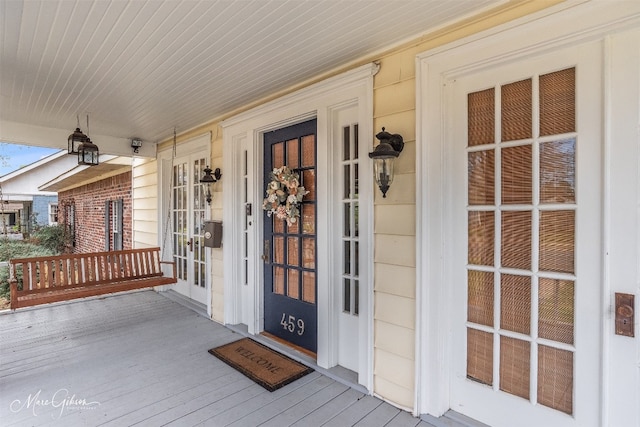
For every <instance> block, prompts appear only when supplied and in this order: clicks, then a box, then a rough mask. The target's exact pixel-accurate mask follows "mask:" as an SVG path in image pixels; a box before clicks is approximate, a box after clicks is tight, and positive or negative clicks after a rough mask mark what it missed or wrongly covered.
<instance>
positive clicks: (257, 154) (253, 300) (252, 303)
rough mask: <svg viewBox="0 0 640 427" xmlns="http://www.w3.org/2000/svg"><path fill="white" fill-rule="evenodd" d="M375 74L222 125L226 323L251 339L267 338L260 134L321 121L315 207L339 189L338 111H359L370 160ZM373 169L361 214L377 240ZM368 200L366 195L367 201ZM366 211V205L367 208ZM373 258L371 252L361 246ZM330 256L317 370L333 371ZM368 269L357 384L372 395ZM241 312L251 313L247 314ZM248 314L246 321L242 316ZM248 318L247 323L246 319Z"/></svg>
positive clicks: (324, 231) (318, 87) (323, 218)
mask: <svg viewBox="0 0 640 427" xmlns="http://www.w3.org/2000/svg"><path fill="white" fill-rule="evenodd" d="M377 70H378V66H377V65H376V64H367V65H364V66H361V67H358V68H356V69H354V70H352V71H349V72H346V73H343V74H341V75H338V76H335V77H332V78H330V79H327V80H326V81H323V82H320V83H316V84H314V85H312V86H309V87H307V88H305V89H301V90H299V91H297V92H294V93H292V94H290V95H286V96H283V97H282V98H279V99H277V100H274V101H272V102H269V103H267V104H264V105H262V106H259V107H256V108H254V109H252V110H249V111H247V112H244V113H241V114H239V115H237V116H234V117H232V118H230V119H228V120H225V121H224V122H223V123H222V127H223V164H224V165H225V168H226V170H227V173H226V174H225V179H223V180H222V181H223V182H222V185H223V190H224V191H223V194H224V196H223V206H224V211H223V220H224V223H225V226H224V228H223V230H224V231H223V233H224V236H223V239H224V242H225V244H224V248H223V256H224V260H225V266H227V267H226V268H225V275H224V307H225V309H224V322H225V324H239V323H245V324H246V325H247V327H248V331H249V333H251V334H256V333H259V332H261V331H262V327H263V325H262V324H261V320H262V318H263V313H262V301H263V295H262V260H260V255H261V254H262V249H261V248H262V245H260V243H261V236H262V235H263V231H262V198H263V194H262V191H258V190H257V189H261V188H263V187H262V169H263V166H262V159H263V156H262V144H263V142H262V135H263V134H264V133H265V132H268V131H271V130H275V129H279V128H282V127H285V126H288V125H292V124H295V123H299V122H302V121H304V120H307V119H310V118H313V117H315V118H317V144H318V149H317V164H316V165H317V166H316V167H317V170H318V176H317V188H316V194H317V198H318V200H329V199H331V197H332V191H333V188H334V181H333V180H334V178H333V175H334V174H333V173H332V171H333V168H334V166H333V164H334V161H333V156H334V155H335V153H334V152H333V149H334V148H333V147H334V143H333V140H334V132H333V131H332V126H333V125H334V120H333V119H332V117H333V115H334V111H336V110H339V109H341V108H344V107H345V106H348V105H357V106H358V122H359V123H360V143H361V144H362V145H361V148H362V147H366V148H364V149H363V150H362V151H361V153H366V152H367V151H368V149H369V146H370V144H367V141H372V140H373V132H372V117H373V76H374V75H375V73H376V72H377ZM243 145H244V146H245V147H247V148H248V149H249V150H250V151H252V153H251V154H250V155H249V158H250V162H251V163H250V165H249V168H250V169H251V170H252V171H254V175H253V179H252V183H251V185H252V188H253V189H254V191H253V194H250V195H249V198H250V200H251V203H252V216H251V218H250V221H251V223H252V226H251V227H250V239H251V240H252V243H251V244H250V246H252V247H253V248H254V252H253V254H252V261H251V263H250V270H251V272H250V280H249V284H248V287H249V289H248V292H246V293H244V295H246V298H245V301H243V302H241V303H240V304H244V307H239V306H238V304H239V303H238V300H239V299H242V298H241V297H242V295H243V291H242V288H241V286H244V285H241V284H240V282H241V281H240V280H239V278H240V277H241V276H242V273H241V272H240V271H239V270H238V269H239V268H240V267H241V265H242V263H240V262H236V261H237V260H238V259H239V258H238V256H239V254H240V248H241V243H240V242H239V237H238V230H241V229H242V228H241V221H242V220H243V215H244V214H245V212H244V210H243V209H242V207H241V204H242V201H241V199H240V194H241V193H240V190H241V189H242V182H241V180H240V178H239V177H240V176H241V175H240V171H241V168H240V163H239V162H240V160H241V159H240V157H241V147H242V146H243ZM370 166H371V164H370V160H369V159H368V157H366V156H363V158H362V163H361V168H362V172H361V175H362V177H363V179H361V180H360V194H361V195H362V198H361V201H360V203H361V206H362V207H363V208H362V211H363V212H368V213H369V215H368V217H365V218H361V233H362V234H363V235H366V236H369V238H370V239H372V236H373V197H372V196H373V188H372V186H373V183H372V182H371V181H372V180H371V179H367V174H366V171H367V170H370V169H371V168H370ZM367 195H368V196H367ZM367 204H368V206H367ZM329 205H330V204H326V205H323V204H321V205H319V206H318V211H317V221H318V223H317V247H318V248H329V247H330V246H331V245H332V244H333V241H332V240H333V239H332V238H331V234H330V233H329V230H334V229H335V226H334V224H333V222H332V221H333V215H332V212H331V211H330V209H331V206H329ZM361 246H364V247H365V248H366V250H367V251H370V250H371V249H370V247H369V246H370V245H361ZM328 252H329V251H325V250H322V249H320V250H318V253H317V266H316V271H317V275H318V276H317V280H318V294H317V298H318V300H317V302H318V352H317V363H318V365H319V366H320V367H325V368H329V367H331V366H334V365H335V363H336V360H337V348H336V345H337V344H336V342H335V337H336V335H337V334H336V333H335V331H336V328H337V319H336V317H337V316H335V315H334V313H335V312H336V310H337V309H338V308H339V307H338V304H337V298H336V295H335V292H334V290H333V286H329V285H328V284H329V283H331V280H330V278H331V272H332V270H331V266H332V262H331V261H330V258H329V257H330V254H329V253H328ZM365 256H366V258H364V259H367V260H370V261H369V262H368V264H367V265H362V266H361V269H362V270H363V273H365V272H366V276H367V278H368V280H367V281H366V283H365V281H364V280H363V281H362V287H361V305H360V309H361V312H360V315H361V316H362V319H363V322H362V324H363V325H364V326H362V328H363V330H362V331H361V332H362V333H363V334H364V339H362V342H361V343H360V347H359V352H360V354H361V355H366V356H365V357H364V358H361V362H360V369H359V382H360V383H361V384H362V385H364V386H365V387H366V388H367V389H369V390H372V388H373V285H372V283H373V261H372V259H373V254H372V253H365ZM242 308H247V309H246V310H243V309H242ZM242 313H244V316H242ZM242 317H244V318H242Z"/></svg>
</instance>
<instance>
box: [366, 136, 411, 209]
mask: <svg viewBox="0 0 640 427" xmlns="http://www.w3.org/2000/svg"><path fill="white" fill-rule="evenodd" d="M376 138H378V139H379V140H380V144H378V145H377V146H376V148H375V149H374V150H373V151H372V152H371V153H369V157H370V158H372V159H373V176H374V178H375V180H376V184H378V187H379V188H380V191H382V197H387V191H388V190H389V187H390V186H391V183H392V182H393V162H394V160H395V159H396V157H398V156H399V155H400V152H402V149H403V148H404V141H403V139H402V135H399V134H397V133H395V134H393V135H392V134H390V133H389V132H386V131H385V130H384V128H382V132H379V133H378V134H377V135H376Z"/></svg>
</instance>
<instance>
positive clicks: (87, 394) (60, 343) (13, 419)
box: [0, 291, 454, 427]
mask: <svg viewBox="0 0 640 427" xmlns="http://www.w3.org/2000/svg"><path fill="white" fill-rule="evenodd" d="M239 338H241V336H240V335H239V334H238V333H235V332H233V331H231V330H229V329H228V328H225V327H224V326H221V325H219V324H216V323H215V322H212V321H210V320H208V319H206V318H204V317H202V316H200V315H198V314H197V313H195V312H194V311H192V310H190V309H189V308H186V307H184V306H182V305H180V304H178V303H176V302H174V301H172V300H170V299H168V298H165V297H164V296H162V295H160V294H157V293H155V292H153V291H143V292H135V293H128V294H120V295H115V296H109V297H105V298H99V299H88V300H82V301H75V302H70V303H64V304H57V305H50V306H43V307H40V308H34V309H26V310H18V311H16V312H13V313H11V312H4V313H3V314H0V420H1V421H0V424H1V425H3V426H27V425H28V426H40V425H60V426H118V427H120V426H131V425H142V426H162V425H176V426H192V425H204V426H278V427H280V426H290V425H294V426H305V427H308V426H420V427H429V426H433V425H434V424H430V423H427V422H426V421H424V420H420V419H417V418H414V417H412V416H411V415H410V414H409V413H407V412H404V411H401V410H399V409H397V408H395V407H393V406H392V405H389V404H387V403H385V402H383V401H381V400H380V399H377V398H374V397H372V396H367V395H364V394H363V393H361V392H359V391H357V390H355V389H353V388H350V387H348V386H347V385H344V384H342V383H341V382H337V381H335V380H333V379H331V378H329V377H327V376H324V375H321V374H319V373H318V372H313V373H311V374H309V375H307V376H305V377H303V378H301V379H299V380H297V381H295V382H293V383H291V384H289V385H287V386H285V387H283V388H281V389H280V390H277V391H275V392H273V393H269V392H268V391H266V390H265V389H263V388H262V387H260V386H259V385H257V384H255V383H253V382H252V381H251V380H249V379H247V378H246V377H245V376H244V375H242V374H241V373H239V372H237V371H235V370H234V369H232V368H230V367H229V366H227V365H226V364H224V363H223V362H221V361H220V360H218V359H217V358H215V357H213V356H211V355H210V354H209V353H207V350H208V349H210V348H212V347H215V346H218V345H221V344H224V343H227V342H231V341H234V340H236V339H239ZM449 421H450V420H449ZM437 424H438V425H447V426H451V425H454V424H453V423H450V422H446V423H442V424H441V423H440V422H438V423H437Z"/></svg>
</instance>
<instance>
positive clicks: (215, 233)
mask: <svg viewBox="0 0 640 427" xmlns="http://www.w3.org/2000/svg"><path fill="white" fill-rule="evenodd" d="M204 245H205V246H206V247H208V248H221V247H222V221H205V222H204Z"/></svg>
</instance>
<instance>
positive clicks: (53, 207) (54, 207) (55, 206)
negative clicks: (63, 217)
mask: <svg viewBox="0 0 640 427" xmlns="http://www.w3.org/2000/svg"><path fill="white" fill-rule="evenodd" d="M54 211H55V212H54ZM59 214H60V211H59V210H58V204H57V203H49V209H48V215H47V216H48V220H49V225H58V222H59V221H53V215H55V216H56V217H58V215H59Z"/></svg>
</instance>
